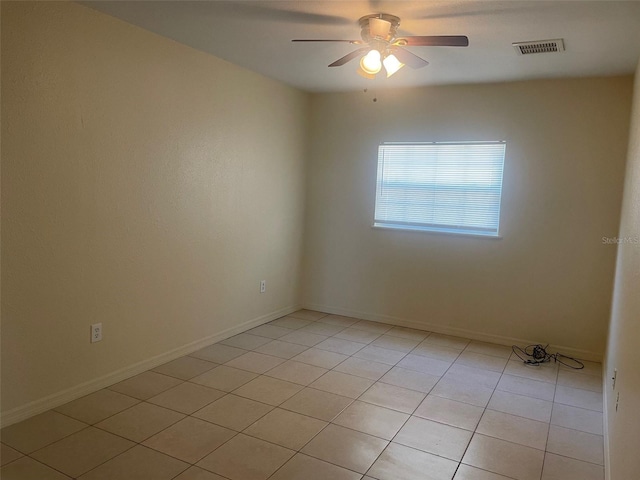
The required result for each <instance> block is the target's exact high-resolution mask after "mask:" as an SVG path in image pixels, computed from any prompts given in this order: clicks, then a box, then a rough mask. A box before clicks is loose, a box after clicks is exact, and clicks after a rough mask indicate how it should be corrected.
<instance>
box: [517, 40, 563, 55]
mask: <svg viewBox="0 0 640 480" xmlns="http://www.w3.org/2000/svg"><path fill="white" fill-rule="evenodd" d="M512 45H513V48H515V49H516V52H517V53H518V55H531V54H534V53H560V52H564V41H563V40H562V39H561V38H557V39H554V40H536V41H535V42H517V43H512Z"/></svg>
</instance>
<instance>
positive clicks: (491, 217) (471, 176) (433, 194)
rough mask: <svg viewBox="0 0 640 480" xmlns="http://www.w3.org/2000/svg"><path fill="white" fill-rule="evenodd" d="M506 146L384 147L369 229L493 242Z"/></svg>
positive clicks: (413, 145)
mask: <svg viewBox="0 0 640 480" xmlns="http://www.w3.org/2000/svg"><path fill="white" fill-rule="evenodd" d="M505 146H506V144H505V142H451V143H383V144H382V145H380V147H379V149H378V181H377V188H376V211H375V220H374V226H375V227H384V228H398V229H403V230H422V231H430V232H447V233H461V234H469V235H483V236H490V237H491V236H492V237H497V236H498V226H499V221H500V199H501V196H502V170H503V166H504V153H505Z"/></svg>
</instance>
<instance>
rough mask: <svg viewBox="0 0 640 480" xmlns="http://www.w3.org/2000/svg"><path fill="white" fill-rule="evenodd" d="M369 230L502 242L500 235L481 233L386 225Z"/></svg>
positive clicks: (373, 226)
mask: <svg viewBox="0 0 640 480" xmlns="http://www.w3.org/2000/svg"><path fill="white" fill-rule="evenodd" d="M371 228H373V229H375V230H395V231H398V232H410V233H424V234H429V235H430V234H433V235H444V236H452V237H471V238H482V239H485V240H502V235H483V234H481V233H462V232H447V231H440V230H423V229H419V228H403V227H391V226H386V225H375V224H374V225H371Z"/></svg>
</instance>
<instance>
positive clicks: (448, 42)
mask: <svg viewBox="0 0 640 480" xmlns="http://www.w3.org/2000/svg"><path fill="white" fill-rule="evenodd" d="M394 45H399V46H405V45H406V46H409V47H468V46H469V38H468V37H466V36H464V35H428V36H411V37H402V38H398V39H397V40H396V41H395V42H394Z"/></svg>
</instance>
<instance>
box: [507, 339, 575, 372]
mask: <svg viewBox="0 0 640 480" xmlns="http://www.w3.org/2000/svg"><path fill="white" fill-rule="evenodd" d="M548 347H549V345H548V344H547V345H546V346H544V347H543V346H542V345H540V344H537V345H527V346H526V347H524V348H521V347H519V346H517V345H513V346H512V347H511V349H512V350H513V353H515V354H516V356H517V357H518V358H519V359H520V360H522V361H523V362H524V364H525V365H529V366H532V367H538V366H540V365H541V364H543V363H547V362H550V361H551V360H553V361H554V362H557V363H560V364H562V365H564V366H565V367H569V368H573V369H574V370H581V369H583V368H584V363H582V362H581V361H580V360H578V359H577V358H573V357H568V356H567V355H563V354H561V353H559V352H557V353H548V352H547V348H548Z"/></svg>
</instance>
